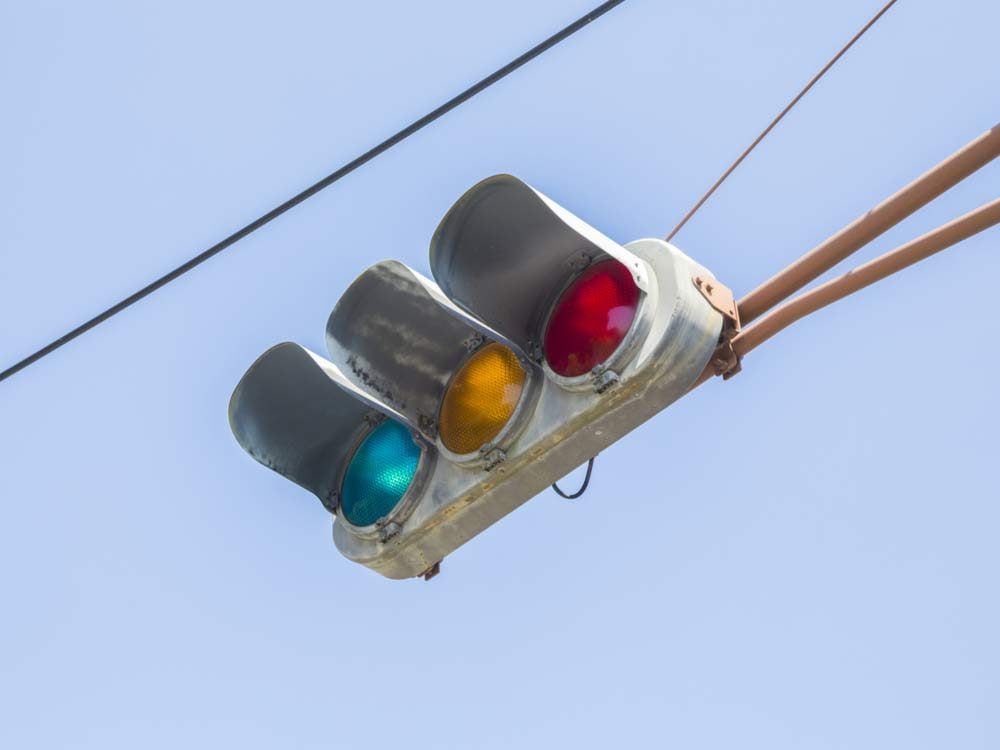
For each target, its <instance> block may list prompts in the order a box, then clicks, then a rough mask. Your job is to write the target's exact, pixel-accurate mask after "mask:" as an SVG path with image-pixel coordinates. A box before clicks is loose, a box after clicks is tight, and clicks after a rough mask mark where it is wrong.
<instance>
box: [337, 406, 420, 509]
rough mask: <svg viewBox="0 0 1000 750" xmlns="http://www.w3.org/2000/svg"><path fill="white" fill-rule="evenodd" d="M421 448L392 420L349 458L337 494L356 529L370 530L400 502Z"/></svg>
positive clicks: (413, 472)
mask: <svg viewBox="0 0 1000 750" xmlns="http://www.w3.org/2000/svg"><path fill="white" fill-rule="evenodd" d="M419 463H420V447H419V446H418V445H417V444H416V443H415V442H413V438H412V436H411V435H410V431H409V430H408V429H407V428H406V427H404V426H403V425H401V424H400V423H399V422H395V421H393V420H391V419H387V420H386V421H384V422H382V424H380V425H379V426H378V427H376V428H375V429H374V430H372V431H371V432H370V433H369V434H368V436H367V437H365V439H364V440H363V441H361V445H360V446H358V449H357V450H356V451H355V452H354V456H353V457H352V458H351V463H350V464H349V465H348V467H347V472H346V473H345V475H344V483H343V485H342V487H341V493H340V510H341V512H342V513H343V514H344V518H346V519H347V520H348V521H350V522H351V523H352V524H354V525H355V526H369V525H371V524H373V523H375V522H376V521H377V520H379V519H380V518H383V517H385V516H386V515H388V514H389V513H390V512H391V511H392V509H393V508H395V507H396V506H397V505H398V504H399V501H400V500H402V499H403V495H405V494H406V490H408V489H409V487H410V483H411V482H412V481H413V475H414V474H416V473H417V465H418V464H419Z"/></svg>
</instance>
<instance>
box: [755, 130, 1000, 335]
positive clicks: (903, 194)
mask: <svg viewBox="0 0 1000 750" xmlns="http://www.w3.org/2000/svg"><path fill="white" fill-rule="evenodd" d="M997 156H1000V124H997V125H995V126H994V127H993V128H991V129H990V130H988V131H987V132H985V133H983V135H981V136H979V137H978V138H976V140H974V141H972V142H971V143H969V144H968V145H967V146H965V147H964V148H963V149H961V150H960V151H957V152H956V153H954V154H952V155H951V156H949V157H948V158H947V159H945V160H944V161H943V162H941V163H940V164H938V165H937V166H936V167H934V168H932V169H931V170H929V171H928V172H926V173H924V174H923V175H921V176H920V177H918V178H917V179H916V180H914V181H913V182H911V183H910V184H909V185H907V186H906V187H904V188H903V189H902V190H900V191H899V192H897V193H896V194H895V195H893V196H891V197H889V198H887V199H886V200H884V201H883V202H882V203H880V204H879V205H877V206H876V207H875V208H873V209H872V210H871V211H869V212H868V213H866V214H864V215H863V216H861V217H859V218H858V219H856V220H855V221H854V222H853V223H851V224H849V225H848V226H846V227H844V228H843V229H842V230H840V231H839V232H838V233H837V234H835V235H834V236H833V237H831V238H830V239H828V240H826V241H825V242H823V243H822V244H820V245H818V246H817V247H815V248H814V249H813V250H811V251H810V252H808V253H806V254H805V255H803V256H802V257H801V258H799V259H798V260H797V261H795V262H794V263H792V264H791V265H790V266H788V267H787V268H786V269H784V270H783V271H781V272H780V273H778V274H777V275H776V276H773V277H772V278H771V279H769V280H768V281H766V282H764V283H763V284H761V285H760V286H759V287H757V288H756V289H754V290H753V291H752V292H750V293H749V294H748V295H746V296H745V297H744V298H743V299H741V300H740V301H739V302H738V303H737V304H738V306H739V312H740V320H741V322H742V323H743V324H744V325H745V324H746V323H749V322H750V321H751V320H753V319H754V318H757V317H759V316H760V315H761V314H763V313H765V312H767V311H768V310H770V309H771V308H772V307H774V306H775V305H776V304H778V303H779V302H781V301H782V300H784V299H786V298H788V297H790V296H791V295H792V294H794V293H795V292H797V291H798V290H799V289H801V288H802V287H804V286H805V285H806V284H808V283H809V282H810V281H812V280H813V279H816V278H817V277H819V276H820V275H822V274H824V273H826V272H827V271H829V270H830V269H831V268H833V267H834V266H835V265H837V264H838V263H839V262H840V261H842V260H844V258H846V257H848V256H849V255H851V253H854V252H856V251H857V250H859V249H860V248H861V247H863V246H864V245H866V244H868V243H869V242H871V241H872V240H873V239H875V238H876V237H878V236H879V235H881V234H882V233H883V232H885V231H886V230H888V229H890V228H891V227H893V226H895V225H896V224H898V223H899V222H901V221H902V220H903V219H905V218H906V217H907V216H909V215H910V214H912V213H913V212H914V211H916V210H917V209H919V208H921V207H922V206H925V205H926V204H927V203H929V202H930V201H932V200H934V199H935V198H937V197H938V196H939V195H941V194H942V193H944V192H945V191H946V190H948V189H949V188H951V187H953V186H955V185H956V184H958V183H959V182H961V181H962V180H964V179H965V178H966V177H968V176H969V175H971V174H972V173H973V172H975V171H976V170H977V169H979V168H980V167H983V166H985V165H986V164H988V163H989V162H991V161H992V160H993V159H995V158H996V157H997Z"/></svg>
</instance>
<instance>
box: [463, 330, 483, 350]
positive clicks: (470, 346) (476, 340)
mask: <svg viewBox="0 0 1000 750" xmlns="http://www.w3.org/2000/svg"><path fill="white" fill-rule="evenodd" d="M485 343H486V337H485V336H483V334H481V333H479V332H478V331H477V332H476V333H474V334H472V335H471V336H469V338H467V339H466V340H465V341H463V342H462V346H464V347H465V348H466V350H467V351H470V352H474V351H476V349H478V348H479V347H481V346H482V345H483V344H485Z"/></svg>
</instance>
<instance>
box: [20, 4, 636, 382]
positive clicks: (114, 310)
mask: <svg viewBox="0 0 1000 750" xmlns="http://www.w3.org/2000/svg"><path fill="white" fill-rule="evenodd" d="M623 2H625V0H609V2H605V3H601V4H600V5H598V6H597V7H596V8H594V9H593V10H591V11H590V12H589V13H587V14H585V15H583V16H581V17H580V18H578V19H577V20H575V21H574V22H573V23H571V24H569V25H568V26H566V27H565V28H563V29H561V30H560V31H557V32H556V33H555V34H553V35H552V36H550V37H549V38H548V39H546V40H544V41H543V42H540V43H539V44H537V45H535V46H534V47H532V48H531V49H529V50H528V51H527V52H525V53H524V54H523V55H521V56H519V57H517V58H515V59H513V60H511V61H510V62H509V63H507V64H506V65H504V66H503V67H502V68H499V69H497V70H496V71H494V72H493V73H491V74H490V75H488V76H486V77H485V78H483V79H482V80H481V81H479V82H478V83H475V84H473V85H472V86H470V87H469V88H467V89H465V91H463V92H461V93H460V94H458V95H456V96H454V97H452V98H451V99H449V100H448V101H446V102H445V103H444V104H442V105H441V106H439V107H438V108H437V109H434V110H432V111H430V112H428V113H427V114H426V115H424V116H423V117H421V118H420V119H418V120H414V121H413V122H412V123H410V124H409V125H407V126H406V127H405V128H403V129H402V130H400V131H399V132H398V133H396V134H395V135H392V136H390V137H389V138H386V139H385V140H384V141H382V142H381V143H379V144H378V145H377V146H374V147H373V148H371V149H369V150H368V151H366V152H365V153H363V154H361V155H360V156H358V157H357V158H355V159H353V160H352V161H349V162H348V163H347V164H344V165H343V166H342V167H340V168H339V169H337V170H336V171H334V172H331V173H330V174H328V175H327V176H326V177H324V178H323V179H321V180H320V181H318V182H316V183H314V184H312V185H310V186H309V187H307V188H306V189H305V190H303V191H302V192H300V193H298V194H297V195H294V196H292V197H291V198H289V199H288V200H287V201H285V202H284V203H282V204H281V205H280V206H277V207H276V208H273V209H271V210H270V211H268V212H267V213H266V214H264V215H263V216H261V217H259V218H257V219H254V220H253V221H251V222H250V223H249V224H247V225H246V226H244V227H243V228H242V229H238V230H237V231H235V232H233V233H232V234H231V235H229V236H228V237H226V238H225V239H224V240H222V241H220V242H217V243H216V244H214V245H212V246H211V247H210V248H208V249H207V250H204V251H202V252H201V253H199V254H198V255H195V256H194V257H193V258H191V259H190V260H188V261H186V262H185V263H183V264H181V265H179V266H177V268H175V269H174V270H172V271H170V272H169V273H167V274H164V275H163V276H161V277H160V278H158V279H156V280H155V281H153V282H152V283H150V284H147V285H146V286H144V287H143V288H142V289H140V290H138V291H137V292H135V293H133V294H131V295H129V296H128V297H126V298H125V299H123V300H121V301H120V302H118V303H116V304H114V305H112V306H111V307H109V308H108V309H107V310H105V311H104V312H102V313H100V314H99V315H95V316H94V317H93V318H91V319H90V320H88V321H87V322H85V323H83V324H81V325H79V326H77V327H76V328H74V329H73V330H71V331H69V332H68V333H65V334H64V335H62V336H60V337H59V338H57V339H56V340H55V341H53V342H51V343H50V344H47V345H46V346H44V347H42V348H41V349H39V350H38V351H37V352H35V353H34V354H31V355H29V356H27V357H25V358H24V359H22V360H21V361H20V362H17V363H16V364H14V365H12V366H11V367H8V368H7V369H6V370H4V371H3V372H0V381H3V380H6V379H7V378H9V377H11V376H12V375H15V374H17V373H18V372H20V371H21V370H23V369H24V368H26V367H29V366H30V365H32V364H34V363H35V362H37V361H38V360H40V359H42V358H43V357H46V356H48V355H49V354H51V353H52V352H54V351H55V350H56V349H58V348H60V347H61V346H64V345H65V344H68V343H69V342H70V341H72V340H73V339H75V338H77V337H78V336H82V335H83V334H84V333H86V332H87V331H89V330H90V329H92V328H95V327H96V326H99V325H100V324H101V323H103V322H104V321H106V320H108V319H109V318H112V317H114V316H115V315H117V314H118V313H120V312H122V311H123V310H125V309H126V308H128V307H130V306H132V305H134V304H135V303H136V302H138V301H139V300H141V299H143V298H145V297H148V296H149V295H150V294H152V293H153V292H155V291H156V290H157V289H160V288H161V287H164V286H166V285H167V284H169V283H170V282H171V281H174V280H175V279H177V278H180V277H181V276H183V275H184V274H186V273H187V272H188V271H191V270H192V269H194V268H196V267H197V266H199V265H201V264H202V263H204V262H205V261H206V260H208V259H209V258H211V257H213V256H215V255H218V254H219V253H221V252H222V251H223V250H225V249H226V248H228V247H230V246H232V245H234V244H236V243H237V242H239V241H240V240H242V239H243V238H244V237H246V236H248V235H250V234H252V233H253V232H256V231H257V230H258V229H260V228H261V227H263V226H264V225H265V224H268V223H270V222H271V221H273V220H274V219H277V218H278V217H279V216H281V215H282V214H284V213H285V212H287V211H290V210H291V209H293V208H295V207H296V206H297V205H299V204H300V203H302V202H303V201H305V200H307V199H309V198H311V197H312V196H314V195H316V193H318V192H320V191H321V190H323V189H325V188H328V187H329V186H330V185H332V184H333V183H335V182H337V181H338V180H340V179H342V178H344V177H346V176H347V175H349V174H350V173H351V172H353V171H354V170H356V169H358V168H359V167H361V166H364V165H365V164H367V163H368V162H370V161H371V160H372V159H374V158H375V157H376V156H378V155H380V154H382V153H384V152H386V151H388V150H389V149H390V148H392V147H393V146H395V145H396V144H398V143H400V142H402V141H404V140H406V139H407V138H409V137H410V136H411V135H413V134H414V133H416V132H417V131H418V130H421V129H422V128H424V127H426V126H427V125H430V124H431V123H432V122H434V121H435V120H437V119H438V118H440V117H442V116H444V115H446V114H447V113H448V112H450V111H451V110H453V109H455V108H456V107H458V106H459V105H460V104H463V103H465V102H467V101H468V100H469V99H471V98H472V97H474V96H475V95H476V94H478V93H480V92H482V91H485V90H486V89H488V88H489V87H490V86H492V85H493V84H494V83H496V82H497V81H499V80H501V79H502V78H505V77H506V76H508V75H509V74H511V73H513V72H514V71H515V70H517V69H518V68H520V67H521V66H523V65H525V64H526V63H528V62H530V61H531V60H533V59H535V58H536V57H538V56H539V55H541V54H542V53H543V52H545V51H546V50H548V49H551V48H552V47H554V46H556V45H557V44H559V43H560V42H562V41H563V40H565V39H568V38H569V37H571V36H572V35H573V34H575V33H576V32H578V31H580V29H582V28H583V27H584V26H586V25H587V24H589V23H590V22H591V21H595V20H597V19H598V18H600V17H601V16H603V15H604V14H605V13H607V12H608V11H609V10H612V9H613V8H615V7H616V6H618V5H621V4H622V3H623Z"/></svg>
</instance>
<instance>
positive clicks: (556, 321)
mask: <svg viewBox="0 0 1000 750" xmlns="http://www.w3.org/2000/svg"><path fill="white" fill-rule="evenodd" d="M638 307H639V287H637V286H636V285H635V281H633V280H632V274H630V273H629V270H628V269H627V268H626V267H625V266H624V265H622V264H621V263H619V262H618V261H616V260H602V261H599V262H597V263H595V264H594V265H592V266H590V268H588V269H587V270H586V271H584V272H583V273H582V274H580V275H579V276H578V277H577V278H576V280H575V281H574V282H573V283H572V284H570V286H569V288H568V289H566V291H565V292H563V293H562V296H561V297H559V301H558V302H556V305H555V307H554V308H553V310H552V315H551V316H550V317H549V322H548V325H547V326H546V328H545V359H546V361H547V362H548V363H549V367H551V368H552V370H553V371H554V372H555V373H557V374H558V375H562V376H564V377H576V376H577V375H583V374H585V373H588V372H590V371H591V370H592V369H594V367H596V366H597V365H599V364H601V363H602V362H604V361H605V360H606V359H607V358H608V357H610V356H611V355H612V354H613V353H614V351H615V349H617V348H618V345H619V344H621V342H622V340H623V339H624V338H625V335H626V334H627V333H628V330H629V328H631V327H632V321H633V320H635V313H636V310H637V309H638Z"/></svg>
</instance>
